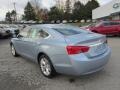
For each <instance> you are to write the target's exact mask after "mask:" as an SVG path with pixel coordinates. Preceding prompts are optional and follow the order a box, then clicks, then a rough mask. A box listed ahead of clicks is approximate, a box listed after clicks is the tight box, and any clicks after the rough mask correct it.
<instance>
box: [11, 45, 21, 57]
mask: <svg viewBox="0 0 120 90" xmlns="http://www.w3.org/2000/svg"><path fill="white" fill-rule="evenodd" d="M11 53H12V55H13V56H14V57H17V56H19V55H18V54H17V52H16V50H15V48H14V46H13V44H11Z"/></svg>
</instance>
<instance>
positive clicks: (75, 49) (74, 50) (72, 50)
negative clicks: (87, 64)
mask: <svg viewBox="0 0 120 90" xmlns="http://www.w3.org/2000/svg"><path fill="white" fill-rule="evenodd" d="M66 49H67V53H68V55H72V54H79V53H85V52H88V50H89V47H88V46H67V47H66Z"/></svg>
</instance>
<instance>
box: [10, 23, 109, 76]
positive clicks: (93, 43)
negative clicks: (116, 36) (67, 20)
mask: <svg viewBox="0 0 120 90" xmlns="http://www.w3.org/2000/svg"><path fill="white" fill-rule="evenodd" d="M10 46H11V52H12V55H13V56H18V55H21V56H24V57H26V58H28V59H30V60H32V61H34V62H37V63H38V64H39V66H40V70H41V72H42V74H43V75H44V76H45V77H48V78H52V77H53V76H55V74H56V73H61V74H67V75H75V76H79V75H86V74H90V73H93V72H97V71H99V70H101V69H103V68H104V66H105V65H106V64H107V62H108V60H109V58H110V55H111V50H110V48H109V46H108V45H107V39H106V37H105V36H103V35H100V34H96V33H93V32H89V31H86V30H82V29H80V28H79V27H75V26H70V25H64V24H58V25H57V24H44V25H34V26H29V27H26V28H25V29H24V30H21V32H20V34H19V35H18V36H17V37H16V38H12V39H11V42H10Z"/></svg>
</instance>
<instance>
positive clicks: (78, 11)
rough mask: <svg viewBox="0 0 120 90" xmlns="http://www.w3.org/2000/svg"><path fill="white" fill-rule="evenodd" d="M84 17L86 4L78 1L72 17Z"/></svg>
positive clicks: (78, 18) (79, 18)
mask: <svg viewBox="0 0 120 90" xmlns="http://www.w3.org/2000/svg"><path fill="white" fill-rule="evenodd" d="M84 18H85V6H84V5H83V4H82V3H81V2H80V1H77V2H75V4H74V9H73V15H72V19H74V20H76V19H77V20H81V19H84Z"/></svg>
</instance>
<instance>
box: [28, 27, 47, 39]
mask: <svg viewBox="0 0 120 90" xmlns="http://www.w3.org/2000/svg"><path fill="white" fill-rule="evenodd" d="M48 36H49V34H48V33H47V32H45V31H44V30H42V29H41V30H37V29H31V30H29V32H28V38H33V39H38V38H46V37H48Z"/></svg>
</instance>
